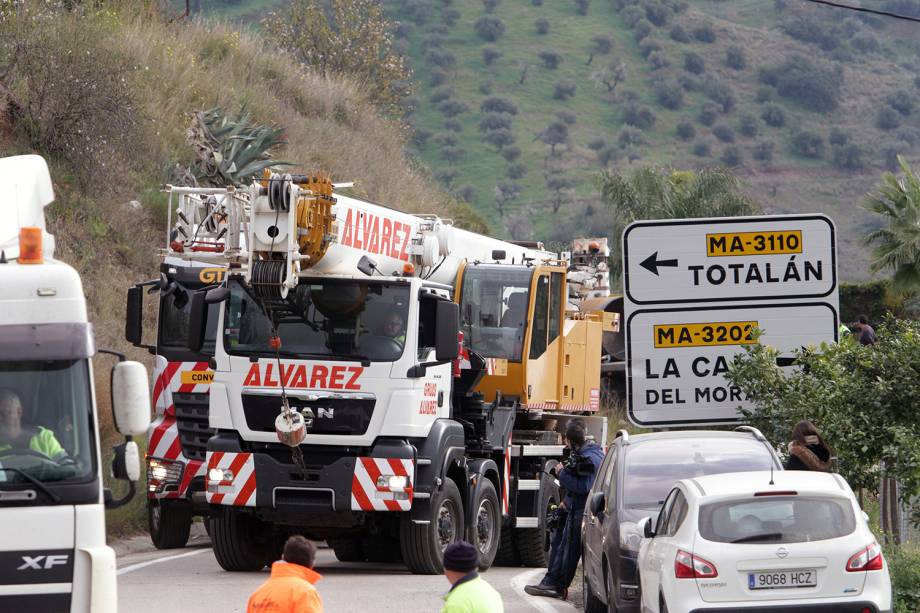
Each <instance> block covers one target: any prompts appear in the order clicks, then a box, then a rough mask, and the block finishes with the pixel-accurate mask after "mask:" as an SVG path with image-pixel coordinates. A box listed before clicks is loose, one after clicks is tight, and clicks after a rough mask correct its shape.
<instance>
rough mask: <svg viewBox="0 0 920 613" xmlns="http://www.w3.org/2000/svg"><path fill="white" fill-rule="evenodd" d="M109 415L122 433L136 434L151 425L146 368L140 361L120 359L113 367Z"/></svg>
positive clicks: (144, 431) (141, 432) (126, 434)
mask: <svg viewBox="0 0 920 613" xmlns="http://www.w3.org/2000/svg"><path fill="white" fill-rule="evenodd" d="M112 414H113V415H114V417H115V428H117V429H118V431H119V432H120V433H121V434H124V435H125V436H139V435H141V434H145V433H146V432H147V427H148V426H149V425H150V390H149V386H148V383H147V369H146V368H144V365H143V364H141V363H140V362H128V361H125V362H119V363H118V364H116V365H115V366H114V368H112Z"/></svg>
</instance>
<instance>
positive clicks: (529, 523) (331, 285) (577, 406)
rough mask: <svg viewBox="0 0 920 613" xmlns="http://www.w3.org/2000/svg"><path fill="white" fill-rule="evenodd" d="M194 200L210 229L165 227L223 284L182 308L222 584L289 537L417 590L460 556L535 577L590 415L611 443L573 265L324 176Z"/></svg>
mask: <svg viewBox="0 0 920 613" xmlns="http://www.w3.org/2000/svg"><path fill="white" fill-rule="evenodd" d="M190 191H191V190H189V189H188V188H182V193H180V198H186V199H188V198H194V197H195V196H194V194H193V193H190ZM195 201H196V202H198V203H199V206H201V207H202V209H203V210H202V211H201V212H200V213H198V214H196V215H195V218H196V219H197V220H212V221H213V223H210V222H209V223H207V224H203V223H194V221H193V220H191V219H188V217H189V216H188V215H186V214H184V215H182V216H178V215H177V217H178V221H177V222H176V226H175V230H176V236H177V237H179V238H180V240H178V241H176V240H173V241H171V244H170V248H169V249H168V250H167V254H166V255H167V256H168V257H170V258H184V259H186V260H188V261H189V262H191V261H200V262H205V263H210V264H212V265H216V266H221V267H226V269H227V274H226V275H225V276H223V278H222V280H221V282H220V283H219V284H218V283H215V284H214V285H213V286H212V288H210V289H208V290H207V291H200V292H196V293H193V294H191V297H190V308H189V311H190V313H189V348H190V350H192V351H200V350H201V347H202V346H203V344H204V338H205V331H206V330H207V328H208V327H209V324H211V323H212V322H211V319H212V318H213V317H214V316H215V312H214V311H215V309H213V305H219V308H217V309H216V316H217V318H218V323H217V326H216V337H215V338H216V342H215V343H214V356H213V358H212V359H211V367H212V370H213V372H214V375H213V379H212V382H211V385H210V396H209V402H210V408H209V425H210V427H211V428H213V429H214V430H215V432H216V433H215V434H214V435H213V436H212V437H211V438H210V439H209V440H208V443H207V455H206V457H207V462H206V463H207V473H206V498H207V501H208V503H209V504H210V506H211V510H210V519H209V523H210V532H211V536H212V542H213V548H214V552H215V556H216V558H217V560H218V562H219V563H220V564H221V566H222V567H224V568H225V569H227V570H252V569H259V568H262V567H263V566H264V565H265V564H267V563H269V562H271V561H272V560H274V559H276V558H277V556H278V554H279V551H280V545H281V544H282V543H283V540H284V538H285V537H286V536H287V535H288V534H289V533H293V532H297V533H303V534H306V535H307V536H309V537H311V538H315V539H324V540H326V541H328V542H329V543H330V545H331V546H332V547H333V549H334V551H335V554H336V556H337V557H338V558H339V559H341V560H348V561H357V560H392V559H400V558H401V559H402V560H403V561H404V562H405V564H406V565H407V566H408V567H409V568H410V569H411V570H412V571H413V572H417V573H436V572H439V571H440V570H441V553H442V551H443V548H444V547H445V546H446V545H447V544H448V543H450V542H452V541H454V540H458V539H467V540H469V541H471V542H473V543H474V544H475V545H476V546H477V548H478V549H479V553H480V562H481V566H482V567H483V568H487V567H488V566H490V565H491V564H492V563H493V562H498V563H512V564H525V565H542V564H545V562H546V554H547V551H546V543H547V540H546V529H547V521H546V520H547V514H548V511H550V510H551V509H552V508H553V507H554V506H555V504H556V502H557V501H558V491H557V486H556V484H555V482H554V480H553V479H552V478H551V477H549V476H548V475H547V473H546V470H547V469H548V468H549V467H550V466H551V465H552V464H553V463H554V462H556V461H558V460H559V459H560V458H561V457H562V456H563V445H562V440H561V434H560V433H561V432H563V431H564V430H565V426H566V424H567V422H568V421H569V420H570V419H572V418H573V417H575V416H581V417H582V418H583V419H584V420H585V421H586V422H587V425H588V429H589V433H590V434H591V435H592V436H593V437H594V438H595V439H596V440H598V441H600V442H603V441H604V440H605V436H606V419H605V418H603V417H599V416H596V415H594V413H596V412H597V410H598V408H599V406H598V405H599V398H600V394H599V376H600V375H599V371H600V354H601V335H602V332H603V330H604V329H609V328H610V327H611V325H612V322H611V318H610V316H609V315H605V314H604V313H583V312H580V311H578V310H577V306H576V305H573V304H571V303H570V301H569V297H570V296H571V295H574V294H575V292H570V290H569V288H568V284H567V282H566V274H567V266H566V263H565V262H562V261H560V260H559V259H558V258H557V256H556V255H555V254H551V253H548V252H546V251H544V250H543V249H542V248H541V246H539V245H537V244H529V245H521V244H515V243H510V242H504V241H498V240H495V239H491V238H488V237H485V236H481V235H478V234H474V233H471V232H466V231H463V230H460V229H459V228H454V227H453V226H452V225H451V223H450V222H448V221H446V220H441V219H439V218H437V217H436V216H432V215H410V214H406V213H402V212H399V211H395V210H393V209H389V208H386V207H383V206H380V205H376V204H372V203H369V202H364V201H361V200H357V199H354V198H350V197H346V196H343V195H341V194H333V191H332V184H331V182H330V181H329V180H328V179H327V178H324V177H315V176H313V177H311V176H296V175H295V176H290V175H286V176H283V177H282V176H279V175H272V176H271V177H267V178H266V179H265V180H263V181H259V182H256V183H254V184H253V185H252V186H251V187H250V188H249V189H248V190H247V191H243V192H236V191H234V190H227V191H226V197H224V198H217V199H213V200H211V201H210V203H209V201H208V200H207V199H201V198H196V200H195ZM183 207H187V204H183V205H181V206H180V207H179V210H183ZM170 223H171V222H170ZM242 245H245V248H243V247H241V246H242ZM195 246H198V249H197V250H196V249H194V247H195ZM141 290H142V288H140V287H135V288H132V289H131V290H129V296H130V295H131V294H132V293H133V294H134V295H135V296H137V294H139V292H140V291H141ZM132 302H137V300H136V299H135V300H131V299H129V305H130V304H131V303H132ZM209 310H210V311H211V312H210V314H209ZM128 316H129V320H132V319H133V320H135V321H137V319H138V314H137V313H136V312H132V310H131V309H129V313H128Z"/></svg>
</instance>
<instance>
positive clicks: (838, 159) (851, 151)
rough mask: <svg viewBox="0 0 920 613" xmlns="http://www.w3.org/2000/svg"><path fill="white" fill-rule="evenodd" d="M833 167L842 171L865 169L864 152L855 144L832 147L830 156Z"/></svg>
mask: <svg viewBox="0 0 920 613" xmlns="http://www.w3.org/2000/svg"><path fill="white" fill-rule="evenodd" d="M831 157H832V158H833V160H834V165H835V166H837V168H842V169H844V170H862V169H863V168H865V167H866V152H865V150H864V149H863V148H862V147H860V146H859V145H858V144H856V143H849V144H847V145H839V146H837V147H834V151H833V154H832V156H831Z"/></svg>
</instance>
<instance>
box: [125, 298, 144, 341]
mask: <svg viewBox="0 0 920 613" xmlns="http://www.w3.org/2000/svg"><path fill="white" fill-rule="evenodd" d="M143 317H144V291H143V288H142V287H140V286H138V285H135V286H134V287H130V288H128V303H127V307H126V308H125V340H126V341H128V342H129V343H131V344H132V345H135V346H136V345H140V344H141V341H142V340H143V335H144V327H143V323H142V320H143Z"/></svg>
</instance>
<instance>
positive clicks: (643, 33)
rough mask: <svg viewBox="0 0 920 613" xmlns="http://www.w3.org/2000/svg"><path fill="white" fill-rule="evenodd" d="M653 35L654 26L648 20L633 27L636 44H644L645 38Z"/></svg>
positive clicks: (643, 20) (641, 20)
mask: <svg viewBox="0 0 920 613" xmlns="http://www.w3.org/2000/svg"><path fill="white" fill-rule="evenodd" d="M651 33H652V24H651V23H649V22H648V20H646V19H640V20H639V21H638V22H637V23H636V25H635V26H633V38H635V39H636V42H637V43H639V42H642V40H643V39H645V37H647V36H648V35H649V34H651Z"/></svg>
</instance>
